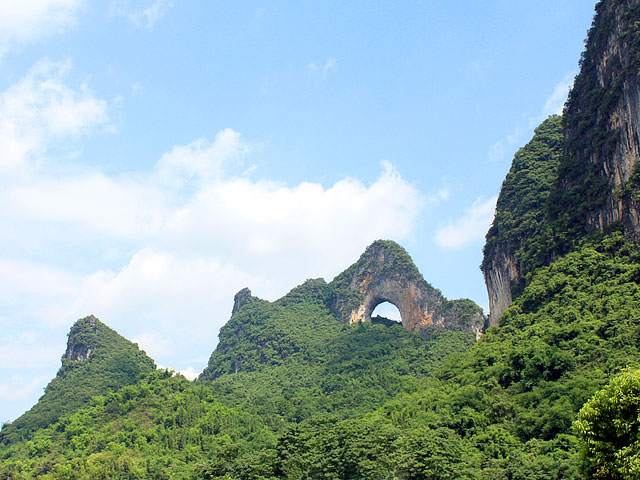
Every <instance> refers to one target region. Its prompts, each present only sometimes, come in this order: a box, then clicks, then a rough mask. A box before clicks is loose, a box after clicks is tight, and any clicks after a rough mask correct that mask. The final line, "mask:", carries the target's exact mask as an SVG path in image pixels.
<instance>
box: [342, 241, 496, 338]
mask: <svg viewBox="0 0 640 480" xmlns="http://www.w3.org/2000/svg"><path fill="white" fill-rule="evenodd" d="M330 285H331V287H332V289H333V292H334V293H333V297H332V302H331V306H332V309H333V310H334V312H335V313H336V315H337V316H339V317H340V318H342V319H343V320H344V321H345V322H347V323H356V322H370V321H371V313H372V312H373V310H374V309H375V308H376V306H378V305H379V304H380V303H383V302H389V303H391V304H393V305H395V306H396V307H397V308H398V311H399V312H400V317H401V319H402V325H403V326H404V328H405V329H406V330H408V331H414V330H420V329H421V328H422V327H426V326H436V327H441V328H452V329H453V328H455V329H463V330H467V331H470V332H473V333H474V334H475V335H476V336H477V337H479V336H480V335H481V332H482V329H483V326H484V317H483V315H482V310H481V309H480V307H478V306H477V305H475V304H474V303H473V302H471V301H470V300H461V301H449V300H447V299H445V298H444V297H443V296H442V294H441V293H440V291H438V290H436V289H435V288H433V287H432V286H431V285H429V284H428V283H427V282H426V281H425V280H424V278H423V277H422V275H421V274H420V272H419V271H418V269H417V268H416V266H415V265H414V263H413V261H412V260H411V257H409V255H408V254H407V252H406V251H405V250H404V249H403V248H402V247H400V246H399V245H398V244H396V243H395V242H391V241H383V240H378V241H376V242H374V243H373V244H372V245H370V246H369V247H368V248H367V249H366V251H365V252H364V253H363V254H362V256H361V257H360V259H359V260H358V261H357V262H356V263H355V264H353V265H352V266H351V267H349V268H348V269H347V270H345V271H344V272H343V273H341V274H340V275H338V276H337V277H336V278H335V279H334V280H333V282H332V283H331V284H330ZM457 302H464V304H463V303H457ZM463 305H464V308H461V306H463Z"/></svg>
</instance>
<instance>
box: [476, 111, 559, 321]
mask: <svg viewBox="0 0 640 480" xmlns="http://www.w3.org/2000/svg"><path fill="white" fill-rule="evenodd" d="M563 149H564V133H563V128H562V118H561V117H559V116H552V117H550V118H548V119H547V120H545V121H544V122H543V123H542V124H541V125H540V126H538V128H536V131H535V135H534V136H533V138H532V139H531V141H530V142H529V143H527V145H525V146H524V147H522V148H521V149H520V150H518V152H517V153H516V154H515V156H514V158H513V163H512V164H511V168H510V170H509V173H507V176H506V178H505V179H504V182H502V187H501V189H500V196H499V197H498V202H497V204H496V214H495V218H494V220H493V224H492V225H491V228H490V229H489V231H488V232H487V236H486V243H485V246H484V249H483V253H484V258H483V260H482V265H481V266H480V268H481V269H482V273H483V274H484V278H485V283H486V285H487V293H488V294H489V308H490V315H489V324H490V325H496V324H497V323H498V320H499V319H500V317H501V316H502V314H503V313H504V311H505V310H506V309H507V308H508V307H509V305H511V302H512V300H513V299H514V297H515V296H517V295H518V294H519V293H520V292H521V291H522V290H523V289H524V287H525V286H526V281H527V277H528V275H530V274H531V273H532V272H534V271H535V270H536V269H537V268H539V267H541V266H543V265H546V264H547V263H548V262H549V260H550V258H551V257H552V252H553V242H552V238H553V235H552V226H551V223H550V221H549V218H548V216H549V213H548V202H549V199H550V198H551V195H552V193H553V192H554V191H555V190H556V188H557V181H558V174H557V170H558V165H559V164H560V159H561V157H562V153H563Z"/></svg>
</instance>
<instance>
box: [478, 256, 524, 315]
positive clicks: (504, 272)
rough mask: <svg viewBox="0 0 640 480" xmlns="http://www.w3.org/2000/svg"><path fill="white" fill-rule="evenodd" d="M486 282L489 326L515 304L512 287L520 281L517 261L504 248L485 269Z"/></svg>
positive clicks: (492, 258)
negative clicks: (512, 303)
mask: <svg viewBox="0 0 640 480" xmlns="http://www.w3.org/2000/svg"><path fill="white" fill-rule="evenodd" d="M483 273H484V281H485V284H486V286H487V293H488V295H489V312H490V313H489V322H488V323H489V325H490V326H491V325H497V324H498V320H499V319H500V317H501V316H502V314H503V313H504V311H505V310H506V309H507V308H509V305H511V302H513V296H512V294H511V287H512V286H513V285H515V284H517V283H518V282H519V280H520V274H519V273H518V268H517V267H516V259H515V257H514V256H513V254H511V253H510V252H508V251H505V248H504V246H502V245H501V246H499V247H498V248H496V251H495V252H494V254H493V255H492V257H491V259H490V261H489V262H488V263H487V265H486V267H485V268H484V271H483Z"/></svg>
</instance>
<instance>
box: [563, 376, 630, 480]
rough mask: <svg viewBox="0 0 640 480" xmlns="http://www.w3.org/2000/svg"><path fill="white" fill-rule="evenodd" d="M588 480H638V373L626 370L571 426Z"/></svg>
mask: <svg viewBox="0 0 640 480" xmlns="http://www.w3.org/2000/svg"><path fill="white" fill-rule="evenodd" d="M574 426H575V429H576V431H577V432H578V434H579V436H580V439H581V440H582V443H583V456H584V457H585V461H586V465H587V466H586V470H587V473H588V475H590V476H591V477H592V478H604V479H638V478H640V370H632V369H626V370H624V371H623V372H622V373H621V374H619V375H617V376H616V377H614V378H613V379H612V380H611V381H610V382H609V383H608V384H607V385H606V386H605V387H604V388H603V389H602V390H599V391H598V392H597V393H596V394H595V395H594V396H593V397H592V398H591V399H590V400H589V401H588V402H587V403H586V404H585V405H584V407H582V409H581V410H580V412H579V414H578V418H577V420H576V422H575V424H574Z"/></svg>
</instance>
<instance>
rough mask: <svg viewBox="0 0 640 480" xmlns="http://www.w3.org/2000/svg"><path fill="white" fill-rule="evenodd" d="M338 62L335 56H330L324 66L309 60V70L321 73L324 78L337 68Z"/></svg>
mask: <svg viewBox="0 0 640 480" xmlns="http://www.w3.org/2000/svg"><path fill="white" fill-rule="evenodd" d="M337 64H338V63H337V60H336V59H335V58H334V57H329V58H327V60H326V61H325V62H324V65H322V67H319V66H318V65H317V64H316V63H315V62H309V63H308V64H307V71H308V72H309V73H311V74H312V75H319V76H320V77H322V79H325V78H327V75H328V74H329V72H331V71H333V70H335V69H336V68H337Z"/></svg>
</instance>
